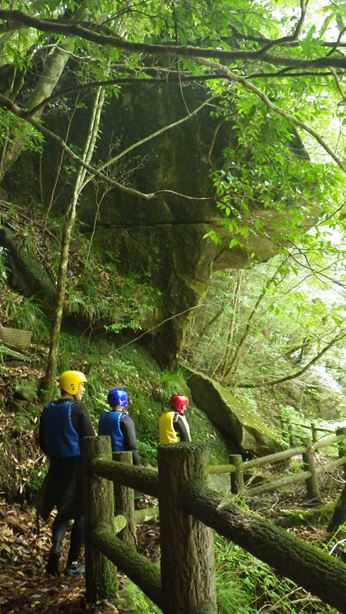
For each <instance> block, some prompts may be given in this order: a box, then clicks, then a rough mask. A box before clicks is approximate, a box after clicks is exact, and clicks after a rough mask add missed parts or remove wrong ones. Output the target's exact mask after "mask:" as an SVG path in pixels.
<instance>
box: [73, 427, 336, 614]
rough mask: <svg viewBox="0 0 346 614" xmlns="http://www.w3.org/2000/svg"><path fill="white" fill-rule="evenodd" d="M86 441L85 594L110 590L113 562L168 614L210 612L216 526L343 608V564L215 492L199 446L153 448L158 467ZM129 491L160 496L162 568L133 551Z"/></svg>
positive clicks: (97, 440) (103, 441) (99, 440)
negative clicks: (118, 458) (135, 462)
mask: <svg viewBox="0 0 346 614" xmlns="http://www.w3.org/2000/svg"><path fill="white" fill-rule="evenodd" d="M84 442H85V446H84V450H83V464H84V475H85V521H86V528H85V532H86V542H85V560H86V597H87V601H88V602H92V603H94V602H96V601H97V600H98V599H103V598H107V597H111V596H112V594H114V592H115V590H116V588H117V574H116V568H115V567H114V566H115V565H116V566H118V567H119V569H120V570H121V571H122V572H124V573H125V574H126V575H127V576H128V577H129V578H130V579H131V580H132V581H134V582H135V583H136V584H137V585H138V586H139V587H140V588H141V589H142V590H143V592H144V593H145V594H146V595H147V596H148V597H149V598H150V599H151V600H152V601H153V602H154V603H156V604H157V605H158V606H159V608H161V609H162V610H163V612H164V613H165V614H190V613H191V614H192V613H194V614H197V613H200V614H202V612H203V613H204V614H216V612H217V605H216V589H215V564H214V551H213V532H212V531H211V529H214V530H215V531H217V532H218V533H219V534H220V535H223V536H224V537H226V538H228V539H230V540H232V541H233V542H234V543H236V544H238V545H240V546H242V547H243V548H245V549H246V550H248V551H249V552H250V553H251V554H253V555H254V556H256V557H258V558H259V559H261V560H262V561H264V562H266V563H268V564H269V565H272V566H273V567H274V569H276V571H277V572H278V573H279V574H281V575H283V576H286V577H288V578H291V579H292V580H293V581H295V582H297V583H298V584H299V585H301V586H303V587H304V588H305V589H306V590H308V591H309V592H311V593H313V594H315V595H317V596H318V597H320V598H321V599H322V600H323V601H324V602H326V603H328V604H330V605H331V606H333V607H335V608H337V609H339V611H340V612H346V606H345V594H346V565H345V564H343V563H342V562H340V561H338V560H336V559H333V558H331V557H330V556H329V555H328V554H327V553H325V552H323V551H322V550H320V549H319V548H316V547H314V546H312V545H310V544H306V543H305V542H304V541H302V540H300V539H298V538H296V537H294V536H293V535H291V534H289V533H287V532H285V531H284V530H283V529H281V528H279V527H276V526H275V525H273V524H272V523H270V522H268V521H266V520H264V519H262V518H260V517H259V516H258V515H255V514H253V513H251V512H249V511H246V510H244V509H242V508H241V507H240V506H238V505H236V504H235V503H234V502H233V501H232V499H231V497H230V496H225V495H222V494H220V493H217V492H215V491H213V490H211V489H210V488H209V487H208V485H207V480H208V473H209V468H208V458H207V450H206V448H205V447H204V446H201V445H197V444H185V443H182V444H176V445H167V446H159V449H158V472H157V471H156V470H155V469H148V468H144V467H133V466H131V465H130V464H128V463H126V462H124V459H125V458H127V457H126V456H124V455H126V454H128V453H122V455H123V456H122V460H121V461H120V462H114V461H113V460H112V453H111V444H110V438H108V437H87V438H85V440H84ZM129 456H131V455H129ZM251 462H253V461H251ZM113 483H114V484H116V491H118V492H116V510H117V515H116V516H114V486H113ZM119 489H120V493H119ZM122 489H123V490H122ZM131 489H138V490H140V491H141V492H144V493H147V494H149V495H152V496H154V497H157V498H158V501H159V519H160V545H161V565H160V567H159V566H158V565H157V564H155V563H153V562H151V561H149V560H147V559H146V558H145V557H144V556H143V555H141V554H139V553H138V552H137V550H136V546H135V542H136V535H135V528H134V522H133V521H132V520H131V515H132V511H131V510H132V509H133V504H132V503H131V501H132V497H131V496H129V495H130V491H131ZM124 508H126V509H124ZM126 530H127V533H126Z"/></svg>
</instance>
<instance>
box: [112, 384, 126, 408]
mask: <svg viewBox="0 0 346 614" xmlns="http://www.w3.org/2000/svg"><path fill="white" fill-rule="evenodd" d="M107 401H108V403H109V405H110V406H111V407H116V406H117V405H120V407H127V406H128V396H127V392H126V390H124V388H112V390H110V391H109V392H108V395H107Z"/></svg>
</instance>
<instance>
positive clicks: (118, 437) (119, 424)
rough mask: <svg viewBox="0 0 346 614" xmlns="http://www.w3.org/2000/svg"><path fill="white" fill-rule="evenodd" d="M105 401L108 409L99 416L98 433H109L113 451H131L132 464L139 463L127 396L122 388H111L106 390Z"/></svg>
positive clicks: (134, 430)
mask: <svg viewBox="0 0 346 614" xmlns="http://www.w3.org/2000/svg"><path fill="white" fill-rule="evenodd" d="M107 401H108V403H109V405H110V407H111V410H110V411H104V412H103V413H102V414H101V415H100V418H99V428H98V434H99V435H109V436H110V438H111V441H112V450H113V452H122V451H124V450H125V451H129V452H132V459H133V464H134V465H140V462H141V460H140V456H139V453H138V450H137V441H136V429H135V425H134V422H133V420H132V418H131V417H130V416H129V414H128V411H127V406H128V396H127V392H126V390H124V388H112V390H110V391H109V392H108V395H107Z"/></svg>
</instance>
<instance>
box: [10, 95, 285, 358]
mask: <svg viewBox="0 0 346 614" xmlns="http://www.w3.org/2000/svg"><path fill="white" fill-rule="evenodd" d="M206 99H207V92H206V90H205V89H204V88H203V87H201V86H196V85H191V84H190V85H188V86H183V88H182V89H181V88H180V87H179V86H178V85H176V84H170V83H167V84H166V85H159V86H158V85H157V84H153V85H151V84H148V85H141V87H140V88H138V86H133V85H131V86H124V87H123V90H122V95H121V97H119V99H117V100H111V101H109V102H108V103H107V105H106V107H105V110H104V113H103V116H102V126H101V133H100V138H99V141H98V147H97V156H98V159H99V160H101V161H102V162H104V161H106V160H107V159H109V158H111V157H112V156H114V155H115V154H116V155H117V156H118V159H117V161H116V162H115V163H114V165H113V166H112V167H111V171H108V172H111V175H112V176H113V177H114V178H115V179H116V180H117V181H118V182H119V183H121V184H124V185H126V186H127V187H133V188H135V189H136V190H137V191H139V192H143V193H145V194H149V193H153V192H160V191H162V192H161V193H160V194H159V195H158V196H156V197H155V198H153V199H150V200H147V199H145V198H143V197H140V196H135V195H134V194H129V193H128V192H125V191H122V190H119V189H115V188H114V189H111V190H109V191H108V192H107V191H106V190H105V186H102V185H100V184H95V183H94V184H91V183H90V184H89V185H88V186H87V188H86V189H85V190H84V191H83V193H82V195H81V197H80V202H79V208H78V217H79V219H80V221H81V222H82V228H83V231H84V232H85V233H86V234H87V235H89V236H90V235H92V236H93V245H94V249H95V248H97V249H98V250H99V251H100V252H102V254H103V258H104V259H105V261H107V260H108V261H109V260H113V261H115V262H116V265H117V267H118V269H119V270H120V271H121V272H124V273H136V274H139V275H140V276H141V277H143V278H144V280H145V281H151V282H152V283H153V284H154V285H155V286H157V287H158V288H159V289H160V290H161V293H162V305H163V307H162V311H161V313H160V314H159V315H158V318H157V322H156V323H154V324H156V325H157V324H159V323H160V322H164V324H162V325H160V326H156V328H155V329H154V332H153V333H151V337H150V342H151V351H152V353H153V355H154V357H155V358H156V360H157V361H158V362H159V364H161V365H162V366H168V367H171V368H174V367H175V366H176V364H177V359H178V356H179V352H180V349H181V347H182V345H183V343H184V333H185V327H186V324H187V321H188V317H189V314H190V312H191V309H192V308H193V307H194V306H195V305H198V304H199V303H200V302H201V301H202V299H203V296H204V294H205V293H206V291H207V288H208V283H209V279H210V275H211V272H212V271H213V270H216V269H226V268H244V267H246V266H248V265H249V262H250V254H251V253H253V254H255V258H256V260H258V261H266V260H268V259H269V258H270V257H271V256H273V255H274V254H275V252H276V245H275V242H274V241H272V240H271V238H270V237H271V229H273V228H274V226H275V227H276V231H277V229H278V225H280V226H281V225H283V226H284V224H285V220H283V221H282V222H281V223H280V221H278V219H277V214H275V213H273V212H271V211H270V210H268V209H266V210H263V211H257V212H256V216H257V222H258V220H259V216H260V219H261V223H262V224H263V227H264V232H262V233H261V236H258V234H256V233H255V232H250V233H249V237H248V238H247V239H246V241H247V243H246V247H244V248H242V249H240V248H239V247H237V246H235V247H233V248H232V249H231V250H230V249H229V247H228V245H229V241H230V239H231V237H230V235H229V234H228V233H226V232H225V231H224V230H223V229H222V226H221V225H220V221H221V213H220V211H219V210H218V208H217V206H216V203H215V198H214V188H213V185H212V180H211V173H212V171H213V170H215V169H217V168H221V167H222V160H223V158H222V152H223V149H224V148H225V147H226V146H227V147H232V143H234V139H235V137H234V131H232V126H231V125H227V124H226V123H225V122H220V120H219V119H216V118H214V117H211V116H210V107H208V106H206V107H204V108H203V109H202V110H201V111H200V112H199V113H198V114H196V115H192V116H191V117H189V113H192V114H193V111H194V110H195V109H197V108H198V107H199V106H200V105H201V103H202V102H205V101H206ZM184 117H189V119H188V121H185V122H184V123H180V124H179V125H176V126H175V127H173V128H172V129H170V130H163V129H164V128H165V127H167V126H168V125H173V124H174V123H176V122H177V121H178V120H180V119H182V118H184ZM76 118H77V119H76V122H77V123H76V125H73V126H72V128H71V137H72V141H73V142H74V143H75V146H77V145H78V146H79V147H80V149H81V150H82V149H83V146H84V142H85V134H86V129H87V126H88V110H87V109H85V108H84V109H81V110H80V111H78V113H77V114H76ZM47 125H49V127H50V128H51V129H52V130H53V131H55V132H56V133H58V134H61V136H63V137H64V135H65V133H66V125H64V123H63V122H62V121H61V117H54V115H53V114H51V115H50V116H49V117H48V118H47ZM154 133H155V134H156V136H155V138H150V139H148V136H149V135H152V134H154ZM134 144H136V146H134ZM124 152H125V153H124ZM59 156H60V151H59V150H58V149H57V147H56V145H55V144H52V143H47V145H46V147H45V150H44V152H43V158H42V163H41V165H40V168H41V169H42V181H41V184H42V185H43V186H44V189H45V191H46V192H47V195H49V194H50V192H51V189H52V186H53V185H54V181H55V179H56V177H55V174H56V172H57V169H58V168H59V164H58V160H59ZM93 164H94V165H95V166H98V163H97V162H96V161H95V160H94V161H93ZM63 173H64V169H63ZM68 173H70V174H68ZM37 174H38V156H37V155H36V156H35V154H30V155H25V156H24V157H22V158H21V160H19V161H18V163H17V165H16V167H15V168H14V170H13V171H12V176H10V178H9V181H8V180H7V184H6V186H5V187H6V189H7V190H8V191H9V193H11V192H12V193H13V191H14V190H15V191H16V192H17V193H20V190H21V187H20V186H21V178H22V177H25V185H26V191H27V195H28V198H29V195H30V197H31V199H32V200H35V198H36V201H39V200H40V194H39V187H38V181H37ZM72 186H73V181H71V170H68V165H67V164H66V175H64V174H63V176H62V180H59V190H58V192H59V194H60V196H59V198H58V200H57V201H56V203H55V205H54V211H53V213H58V214H60V215H61V214H62V213H63V212H64V211H65V209H66V203H68V202H69V201H70V198H71V189H72ZM107 189H108V188H107ZM103 192H104V193H103ZM173 192H178V193H180V194H181V195H187V196H190V197H193V198H192V199H189V198H184V197H183V196H178V195H177V194H175V193H173ZM101 196H102V198H101ZM47 198H48V196H47ZM28 202H29V201H28ZM101 202H102V204H101ZM275 216H276V219H274V217H275ZM95 223H96V224H95ZM250 223H251V222H250ZM286 223H287V222H286ZM211 230H215V231H216V232H218V233H219V235H220V243H219V244H218V245H215V244H214V243H212V242H211V241H210V240H206V239H205V238H204V237H205V234H206V233H207V232H208V231H211Z"/></svg>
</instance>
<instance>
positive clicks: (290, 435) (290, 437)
mask: <svg viewBox="0 0 346 614" xmlns="http://www.w3.org/2000/svg"><path fill="white" fill-rule="evenodd" d="M287 430H288V440H289V444H290V446H291V447H294V441H295V440H294V435H293V426H292V424H290V423H288V424H287Z"/></svg>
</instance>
